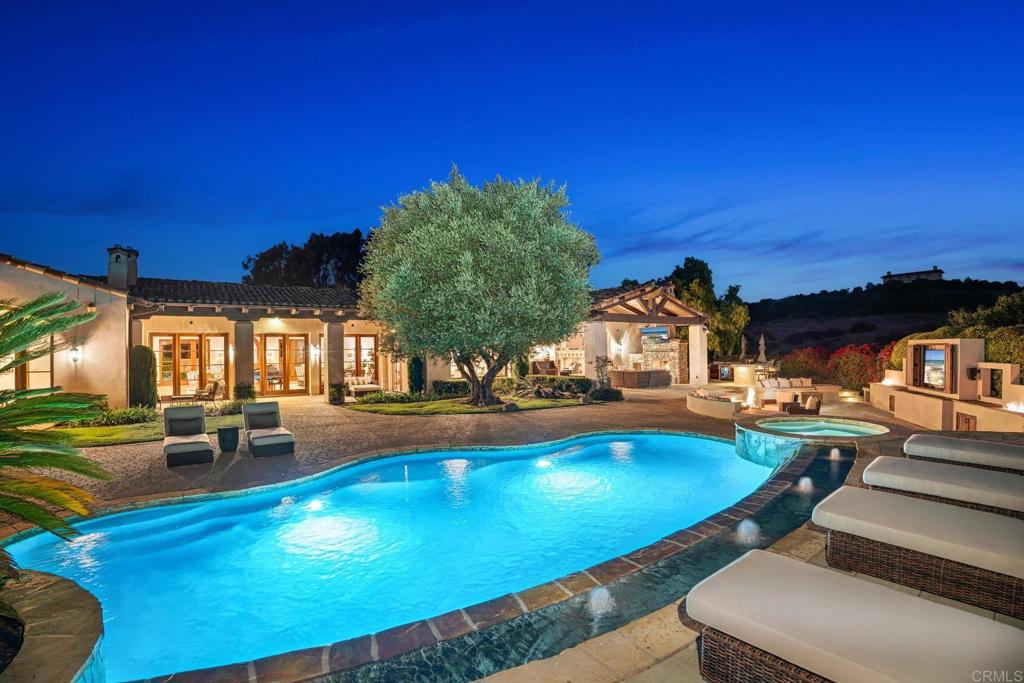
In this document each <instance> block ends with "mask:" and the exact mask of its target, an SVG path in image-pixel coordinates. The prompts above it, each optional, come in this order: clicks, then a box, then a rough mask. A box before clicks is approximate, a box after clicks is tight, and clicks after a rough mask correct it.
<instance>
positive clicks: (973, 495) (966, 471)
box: [863, 455, 1024, 512]
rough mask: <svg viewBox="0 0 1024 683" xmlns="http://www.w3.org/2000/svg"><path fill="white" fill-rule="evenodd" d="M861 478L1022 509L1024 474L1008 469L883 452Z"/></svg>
mask: <svg viewBox="0 0 1024 683" xmlns="http://www.w3.org/2000/svg"><path fill="white" fill-rule="evenodd" d="M863 479H864V483H865V484H868V485H869V486H884V487H885V488H890V489H896V490H897V491H909V492H911V493H922V494H924V495H928V496H938V497H939V498H949V499H950V500H961V501H964V502H967V503H978V504H980V505H989V506H991V507H997V508H1002V509H1004V510H1019V511H1021V512H1024V477H1022V476H1020V475H1019V474H1013V473H1011V472H995V471H993V470H983V469H979V468H977V467H961V466H959V465H950V464H947V463H942V462H928V461H927V460H911V459H910V458H891V457H889V456H887V455H883V456H882V457H879V458H875V459H874V460H873V461H872V462H871V464H870V465H868V466H867V469H865V470H864V476H863Z"/></svg>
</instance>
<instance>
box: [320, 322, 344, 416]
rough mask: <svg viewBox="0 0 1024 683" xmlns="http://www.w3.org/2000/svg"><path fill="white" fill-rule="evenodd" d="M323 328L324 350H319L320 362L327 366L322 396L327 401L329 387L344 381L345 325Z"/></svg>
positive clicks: (329, 392)
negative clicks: (325, 384)
mask: <svg viewBox="0 0 1024 683" xmlns="http://www.w3.org/2000/svg"><path fill="white" fill-rule="evenodd" d="M324 328H325V329H324V348H323V349H321V350H320V362H321V363H326V364H327V375H326V376H327V387H326V392H325V394H324V395H325V396H326V397H327V400H328V401H329V400H330V398H331V385H332V384H339V383H341V382H344V381H345V325H344V323H327V324H325V325H324Z"/></svg>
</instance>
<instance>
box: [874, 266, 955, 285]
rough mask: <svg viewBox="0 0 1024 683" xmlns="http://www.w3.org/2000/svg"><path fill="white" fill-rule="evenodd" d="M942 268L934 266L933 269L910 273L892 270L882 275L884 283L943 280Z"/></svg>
mask: <svg viewBox="0 0 1024 683" xmlns="http://www.w3.org/2000/svg"><path fill="white" fill-rule="evenodd" d="M942 273H943V271H942V269H941V268H939V267H938V266H932V269H931V270H915V271H913V272H910V273H894V272H892V271H891V270H890V271H889V272H887V273H886V274H885V275H883V276H882V284H883V285H884V284H888V283H890V282H913V281H914V280H941V279H942Z"/></svg>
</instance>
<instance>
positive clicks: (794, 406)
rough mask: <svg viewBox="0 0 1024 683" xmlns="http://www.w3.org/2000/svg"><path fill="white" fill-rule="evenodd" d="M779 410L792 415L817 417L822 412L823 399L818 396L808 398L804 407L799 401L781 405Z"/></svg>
mask: <svg viewBox="0 0 1024 683" xmlns="http://www.w3.org/2000/svg"><path fill="white" fill-rule="evenodd" d="M779 393H782V392H781V391H780V392H779ZM779 410H780V411H781V412H783V413H788V414H790V415H817V414H818V413H820V412H821V399H820V398H818V397H817V396H808V397H807V400H806V401H804V404H803V405H800V402H799V401H790V402H788V403H782V404H780V405H779Z"/></svg>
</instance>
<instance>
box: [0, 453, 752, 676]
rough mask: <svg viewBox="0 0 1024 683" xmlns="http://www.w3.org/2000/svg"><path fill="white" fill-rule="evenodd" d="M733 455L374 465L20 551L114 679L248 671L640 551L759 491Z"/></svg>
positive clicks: (460, 459)
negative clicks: (63, 584) (64, 594)
mask: <svg viewBox="0 0 1024 683" xmlns="http://www.w3.org/2000/svg"><path fill="white" fill-rule="evenodd" d="M771 473H772V468H771V467H768V466H762V465H757V464H754V463H752V462H749V461H747V460H744V459H742V458H740V457H737V456H736V454H735V450H734V444H733V443H732V442H728V441H722V440H718V439H711V438H703V437H698V436H691V435H672V434H637V433H628V434H601V435H592V436H586V437H580V438H576V439H572V440H568V441H563V442H557V443H552V444H541V445H536V446H528V447H514V448H500V449H480V450H452V451H435V452H429V453H419V454H415V455H404V456H401V457H392V458H384V459H378V460H374V461H371V462H367V463H363V464H359V465H354V466H351V467H345V468H341V469H338V470H336V471H334V472H332V473H329V474H327V475H324V476H320V477H317V478H315V479H311V480H307V481H304V482H297V483H293V484H287V485H281V486H276V487H272V488H264V489H256V490H253V491H251V492H247V493H245V494H244V495H236V496H231V497H222V498H207V499H205V500H199V501H194V502H186V503H182V504H177V505H167V506H162V507H154V508H149V509H142V510H136V511H130V512H123V513H119V514H115V515H109V516H106V517H100V518H97V519H93V520H88V521H84V522H82V523H80V524H78V525H77V526H78V528H79V529H80V530H81V532H82V535H81V536H80V537H78V538H76V539H75V540H74V541H73V542H72V543H70V544H65V543H62V542H60V541H57V540H56V539H54V538H53V537H51V536H47V535H41V534H40V535H36V536H32V537H29V538H26V539H24V540H20V541H18V542H16V543H13V544H11V545H10V546H9V547H8V549H9V550H10V552H11V553H12V555H13V556H14V558H15V560H16V561H17V562H18V563H19V564H20V565H21V566H23V567H25V568H30V569H38V570H42V571H48V572H52V573H55V574H59V575H61V576H65V577H68V578H70V579H73V580H75V581H77V582H79V583H80V584H81V585H83V586H84V587H85V588H87V589H88V590H90V591H91V592H92V593H93V594H94V595H96V596H97V598H99V600H100V602H101V604H102V606H103V614H104V626H105V629H106V634H105V636H104V639H103V645H102V659H103V661H104V663H105V667H106V676H107V680H108V681H111V682H114V681H124V680H130V679H135V678H144V677H148V676H155V675H158V674H167V673H173V672H176V671H185V670H190V669H196V668H202V667H208V666H215V665H218V664H225V663H230V662H242V661H247V660H250V659H254V658H258V657H263V656H266V655H271V654H275V653H279V652H285V651H290V650H296V649H300V648H306V647H311V646H316V645H323V644H325V643H330V642H334V641H339V640H343V639H345V638H349V637H354V636H358V635H362V634H365V633H372V632H377V631H380V630H383V629H387V628H390V627H392V626H396V625H399V624H403V623H407V622H411V621H414V620H417V619H424V618H427V617H431V616H434V615H438V614H441V613H443V612H447V611H449V610H453V609H457V608H459V607H464V606H468V605H471V604H474V603H477V602H482V601H484V600H488V599H491V598H495V597H498V596H501V595H504V594H506V593H509V592H513V591H521V590H523V589H526V588H529V587H531V586H534V585H537V584H540V583H544V582H546V581H550V580H553V579H556V578H559V577H562V576H565V575H566V574H570V573H572V572H575V571H579V570H581V569H583V568H586V567H589V566H591V565H594V564H597V563H600V562H602V561H604V560H608V559H610V558H613V557H616V556H618V555H621V554H624V553H627V552H630V551H632V550H634V549H636V548H639V547H641V546H644V545H647V544H649V543H652V542H654V541H656V540H657V539H659V538H662V537H663V536H665V535H667V534H669V533H672V532H673V531H675V530H677V529H681V528H684V527H686V526H689V525H690V524H693V523H695V522H698V521H700V520H701V519H704V518H705V517H708V516H710V515H712V514H714V513H715V512H717V511H718V510H721V509H722V508H725V507H727V506H728V505H730V504H731V503H733V502H736V501H738V500H739V499H741V498H743V497H744V496H746V495H747V494H749V493H751V492H752V491H754V490H755V489H757V488H758V486H760V484H761V483H762V482H764V481H765V480H766V479H767V478H768V477H769V476H770V475H771Z"/></svg>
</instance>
